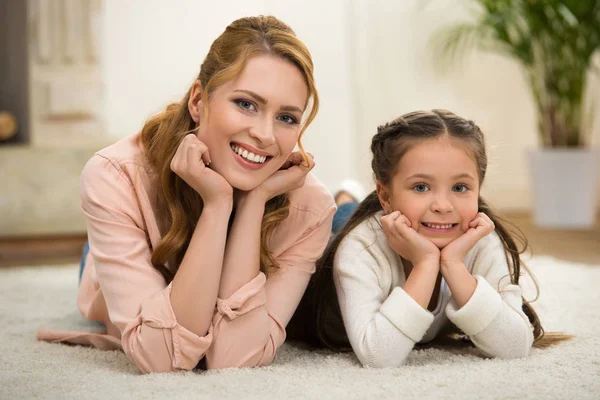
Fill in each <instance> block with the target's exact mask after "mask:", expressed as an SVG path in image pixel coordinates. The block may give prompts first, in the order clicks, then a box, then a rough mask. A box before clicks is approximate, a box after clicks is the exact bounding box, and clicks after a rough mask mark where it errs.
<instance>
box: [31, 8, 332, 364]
mask: <svg viewBox="0 0 600 400" xmlns="http://www.w3.org/2000/svg"><path fill="white" fill-rule="evenodd" d="M318 105H319V101H318V95H317V91H316V88H315V84H314V79H313V64H312V60H311V56H310V53H309V52H308V49H307V48H306V47H305V45H304V44H303V43H302V42H301V41H300V40H299V39H298V38H297V37H296V36H295V34H294V32H293V31H292V30H291V29H290V28H289V27H288V26H287V25H285V24H284V23H283V22H281V21H279V20H277V19H276V18H274V17H265V16H259V17H251V18H242V19H239V20H236V21H234V22H233V23H231V24H230V25H229V26H228V27H227V28H226V30H225V31H224V32H223V33H222V34H221V35H220V36H219V37H218V38H217V39H216V40H215V41H214V43H213V44H212V46H211V48H210V50H209V52H208V55H207V56H206V58H205V60H204V62H203V63H202V65H201V68H200V73H199V75H198V78H197V80H196V81H195V82H194V83H193V85H192V87H191V88H190V89H189V90H188V92H187V94H186V96H185V97H184V99H183V100H182V101H180V102H178V103H175V104H171V105H170V106H168V107H167V108H166V110H164V111H163V112H162V113H160V114H159V115H157V116H155V117H154V118H152V119H151V120H150V121H148V122H147V123H146V124H145V126H144V127H143V129H142V131H141V133H140V134H137V135H134V136H132V137H129V138H126V139H123V140H121V141H119V142H118V143H116V144H114V145H112V146H110V147H108V148H106V149H103V150H101V151H99V152H98V153H97V154H96V155H94V156H93V157H92V159H91V160H90V161H89V162H88V163H87V165H86V166H85V168H84V170H83V173H82V176H81V193H82V208H83V210H84V212H85V214H86V216H87V219H88V238H89V246H90V251H89V254H87V255H86V257H85V262H84V266H83V273H82V278H81V284H80V291H79V298H78V305H79V308H80V310H81V312H82V313H83V315H84V316H85V317H86V318H87V319H89V320H91V321H100V322H103V323H104V324H106V328H107V332H106V334H90V333H87V334H86V333H81V332H55V331H51V330H49V329H42V330H41V331H40V332H39V333H38V338H40V339H42V340H48V341H64V342H70V343H78V344H93V345H95V346H97V347H101V348H108V349H114V348H122V349H123V350H124V351H125V353H126V354H127V356H128V358H129V359H130V360H131V361H132V362H133V363H134V364H135V365H136V366H138V368H139V369H140V370H141V371H143V372H166V371H174V370H189V369H192V368H194V367H196V366H197V365H198V363H199V362H200V361H201V360H204V361H205V362H206V366H207V367H208V368H226V367H240V366H258V365H265V364H268V363H270V362H271V361H272V360H273V358H274V356H275V352H276V350H277V348H278V347H279V346H280V345H281V344H282V343H283V341H284V340H285V326H286V325H287V323H288V321H289V320H290V318H291V316H292V314H293V313H294V310H295V309H296V307H297V305H298V303H299V301H300V299H301V297H302V295H303V293H304V290H305V289H306V286H307V284H308V281H309V279H310V276H311V274H312V273H313V272H314V270H315V262H316V260H317V259H318V258H319V256H320V255H321V253H322V252H323V250H324V247H325V246H326V245H327V241H328V239H329V235H330V233H331V221H332V217H333V214H334V212H335V209H336V206H335V203H334V200H333V198H332V197H331V195H330V194H329V192H328V191H327V189H326V188H325V187H324V186H323V185H322V184H321V183H320V182H319V181H318V180H317V179H316V178H315V177H313V176H312V175H310V174H309V172H310V170H311V169H312V168H313V167H314V165H315V163H314V161H313V160H312V157H310V156H308V155H307V154H306V153H305V152H304V150H303V147H302V145H301V142H300V139H301V137H302V133H303V132H304V130H305V129H306V128H307V126H308V125H309V124H310V123H311V121H312V120H313V119H314V117H315V115H316V113H317V110H318ZM304 117H305V118H304ZM296 144H297V145H298V147H299V149H300V152H293V150H294V147H295V146H296Z"/></svg>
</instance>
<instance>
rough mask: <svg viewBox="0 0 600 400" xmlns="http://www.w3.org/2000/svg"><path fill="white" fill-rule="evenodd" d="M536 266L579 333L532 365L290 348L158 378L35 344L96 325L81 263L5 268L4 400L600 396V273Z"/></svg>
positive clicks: (111, 355)
mask: <svg viewBox="0 0 600 400" xmlns="http://www.w3.org/2000/svg"><path fill="white" fill-rule="evenodd" d="M529 265H530V266H531V267H532V270H533V271H534V273H535V274H536V276H537V278H538V280H539V282H540V284H541V287H542V292H541V296H540V299H539V300H538V301H537V302H536V303H534V304H535V305H536V309H537V310H538V312H539V313H540V314H541V316H542V322H543V324H544V326H545V327H546V329H547V330H548V331H564V332H567V333H570V334H574V335H576V337H575V339H574V340H572V341H570V342H567V343H564V344H562V345H559V346H557V347H554V348H550V349H546V350H538V349H533V350H532V351H531V354H530V356H529V357H528V358H527V359H520V360H509V361H507V360H495V359H485V358H482V357H480V356H478V355H477V352H476V351H475V350H474V349H471V348H465V347H462V348H445V347H444V348H428V349H423V350H415V351H413V353H412V355H411V357H410V358H409V360H408V363H407V365H405V366H403V367H400V368H393V369H382V370H377V369H369V368H363V367H361V366H360V365H359V364H358V362H357V360H356V359H355V358H354V356H353V355H351V354H341V355H340V354H333V353H330V352H326V351H318V352H314V351H312V352H311V351H308V350H306V349H302V348H299V347H297V346H293V345H289V344H285V345H284V346H283V347H282V348H281V349H280V351H279V352H278V354H277V358H276V360H275V362H274V363H273V364H272V365H271V366H269V367H263V368H253V369H250V368H248V369H237V370H235V369H230V370H223V371H209V372H181V373H171V374H153V375H141V374H139V373H138V372H137V370H136V368H135V367H133V366H132V365H130V364H129V362H128V360H127V358H126V357H125V355H124V354H123V353H121V352H118V351H110V352H104V351H100V350H96V349H92V348H84V347H73V346H66V345H59V344H49V343H42V342H37V341H36V340H35V333H36V331H37V329H38V328H39V327H40V326H42V325H50V326H65V324H67V325H69V326H70V327H73V325H74V324H75V325H76V324H79V325H81V326H85V324H84V323H83V318H81V317H80V316H79V315H78V313H77V311H76V307H75V296H76V292H77V267H76V266H74V265H71V266H62V267H23V268H9V269H0V282H1V283H2V291H1V293H0V399H33V398H42V399H50V398H52V399H77V400H81V399H103V400H106V399H111V400H112V399H118V398H135V399H154V398H157V399H158V398H174V399H185V398H190V399H201V398H210V399H235V400H241V399H271V398H273V399H275V398H283V399H305V398H319V399H330V398H340V399H367V398H368V399H387V398H393V399H425V398H435V399H441V398H444V399H449V398H456V399H487V398H494V399H599V398H600V351H599V350H600V344H599V335H598V334H599V333H600V332H599V331H600V329H599V328H600V290H599V287H600V265H596V266H590V265H581V264H570V263H566V262H560V261H558V260H554V259H551V258H536V259H533V260H531V261H530V262H529Z"/></svg>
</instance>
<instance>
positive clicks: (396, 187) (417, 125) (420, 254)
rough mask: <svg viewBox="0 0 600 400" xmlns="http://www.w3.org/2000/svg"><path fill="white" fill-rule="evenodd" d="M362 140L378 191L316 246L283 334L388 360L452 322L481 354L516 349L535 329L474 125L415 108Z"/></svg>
mask: <svg viewBox="0 0 600 400" xmlns="http://www.w3.org/2000/svg"><path fill="white" fill-rule="evenodd" d="M371 151H372V153H373V161H372V168H373V172H374V175H375V179H376V188H377V190H376V191H374V192H373V193H371V194H370V195H369V196H368V197H367V198H366V199H365V200H364V201H363V202H361V203H360V204H359V205H358V207H357V209H356V211H355V212H354V214H353V215H352V217H351V218H350V219H349V221H348V222H347V224H346V225H345V227H344V228H343V229H342V231H341V232H340V233H339V234H338V236H337V237H336V238H335V239H334V240H333V242H332V243H331V245H330V246H329V248H328V249H327V250H326V252H325V255H324V256H323V259H322V260H321V262H320V265H321V267H320V269H319V271H318V272H317V274H315V276H314V280H313V282H312V283H311V285H310V286H309V290H308V291H307V293H306V295H305V297H304V299H303V301H302V303H301V306H300V307H299V310H298V311H297V314H296V316H295V318H294V324H293V326H291V327H290V333H291V335H292V336H294V337H295V338H301V339H308V340H309V341H311V342H313V343H316V344H320V345H325V346H327V347H330V348H333V349H344V348H348V347H350V346H351V348H352V349H353V350H354V352H355V353H356V355H357V357H358V359H359V360H360V362H361V363H362V364H363V365H368V366H374V367H393V366H398V365H401V364H403V363H404V361H405V360H406V357H407V356H408V354H409V353H410V351H411V349H412V348H413V346H414V345H415V344H416V343H423V342H429V341H431V340H432V339H434V338H435V337H436V336H438V335H439V334H440V333H441V332H442V330H443V329H444V328H447V327H448V325H449V323H450V322H452V323H453V324H454V325H456V327H458V328H459V329H460V330H461V331H462V332H464V333H465V334H466V335H468V336H469V338H470V339H471V341H472V342H473V343H474V344H475V346H477V348H479V350H481V352H482V353H483V354H484V355H486V356H490V357H501V358H513V357H525V356H526V355H527V354H528V352H529V349H530V348H531V346H532V343H533V341H534V339H539V338H541V336H542V335H543V330H542V327H541V326H540V321H539V319H538V317H537V315H536V313H535V312H534V311H533V309H532V308H531V306H530V305H529V304H528V303H527V302H526V301H524V300H523V298H522V296H521V289H520V287H519V277H520V274H521V265H522V263H521V260H520V258H519V250H518V248H517V245H516V243H515V239H514V238H513V236H512V235H511V234H510V233H509V231H508V230H507V228H505V226H504V224H503V223H502V222H501V220H500V219H499V218H498V217H497V216H496V215H495V214H494V213H493V212H492V210H491V209H490V207H489V206H488V205H487V203H486V202H485V201H484V200H483V199H482V198H481V196H480V188H481V184H482V183H483V180H484V178H485V173H486V168H487V157H486V153H485V145H484V138H483V134H482V132H481V130H480V129H479V128H478V127H477V126H476V125H475V124H474V123H473V122H471V121H467V120H465V119H463V118H460V117H458V116H456V115H454V114H452V113H450V112H448V111H444V110H433V111H420V112H413V113H410V114H406V115H404V116H403V117H400V118H398V119H396V120H394V121H393V122H391V123H389V124H386V125H384V126H382V127H380V128H379V129H378V132H377V134H376V135H375V136H374V137H373V141H372V144H371ZM336 294H337V295H336ZM301 320H303V321H302V322H303V323H304V324H305V326H303V327H302V326H299V325H298V324H300V321H301Z"/></svg>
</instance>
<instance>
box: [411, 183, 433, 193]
mask: <svg viewBox="0 0 600 400" xmlns="http://www.w3.org/2000/svg"><path fill="white" fill-rule="evenodd" d="M413 189H414V190H415V191H416V192H419V193H423V192H427V191H429V186H427V185H425V184H424V183H418V184H416V185H415V186H413Z"/></svg>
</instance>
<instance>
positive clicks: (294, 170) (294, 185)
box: [251, 151, 315, 202]
mask: <svg viewBox="0 0 600 400" xmlns="http://www.w3.org/2000/svg"><path fill="white" fill-rule="evenodd" d="M308 155H309V157H308V164H307V163H306V162H304V158H303V157H302V153H300V152H299V151H295V152H293V153H292V154H290V156H289V157H288V159H287V161H286V162H285V163H284V164H283V165H282V166H281V168H280V169H279V170H278V171H277V172H275V173H274V174H273V175H271V176H270V177H268V178H267V180H266V181H264V182H263V183H262V184H260V185H259V186H257V187H256V188H255V189H253V190H252V191H251V193H252V194H257V195H260V196H261V198H262V199H263V200H264V201H265V202H267V201H269V200H270V199H272V198H273V197H275V196H279V195H280V194H284V193H287V192H289V191H291V190H294V189H298V188H301V187H302V186H304V180H305V179H306V175H307V174H308V173H309V172H310V170H311V169H313V168H314V166H315V161H314V160H313V156H312V154H310V153H309V154H308Z"/></svg>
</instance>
